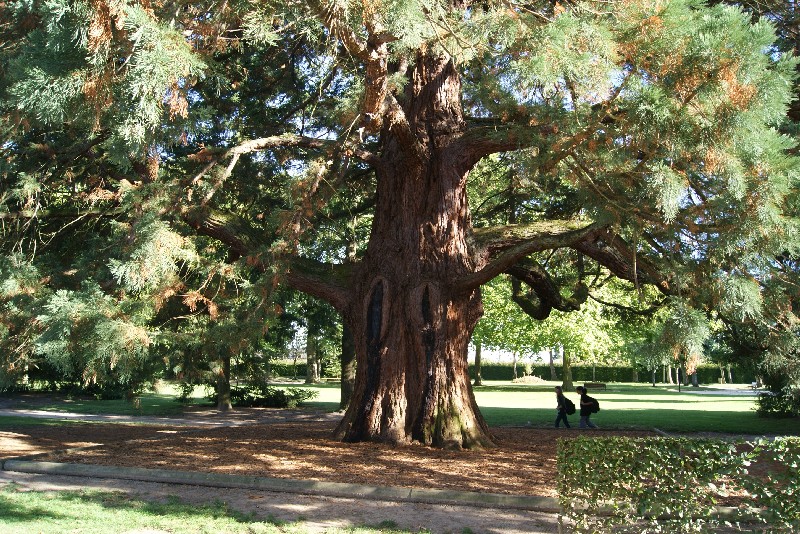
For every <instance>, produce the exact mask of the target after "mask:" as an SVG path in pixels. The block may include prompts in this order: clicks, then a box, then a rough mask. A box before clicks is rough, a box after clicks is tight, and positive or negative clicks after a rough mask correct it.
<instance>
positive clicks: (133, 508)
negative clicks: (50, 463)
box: [0, 484, 409, 534]
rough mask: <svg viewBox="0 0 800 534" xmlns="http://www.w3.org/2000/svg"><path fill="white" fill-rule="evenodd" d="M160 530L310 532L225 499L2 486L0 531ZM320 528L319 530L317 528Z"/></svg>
mask: <svg viewBox="0 0 800 534" xmlns="http://www.w3.org/2000/svg"><path fill="white" fill-rule="evenodd" d="M144 531H151V532H152V531H159V532H170V533H178V534H180V533H187V534H188V533H191V534H196V533H219V532H225V533H226V534H228V533H230V534H236V533H247V534H278V533H297V534H300V533H305V532H308V529H306V528H305V527H304V525H303V522H302V521H294V522H282V521H276V520H274V519H272V518H267V519H263V518H257V517H255V516H253V515H248V514H243V513H241V512H238V511H236V510H233V509H231V508H229V507H228V506H226V505H225V504H223V503H219V502H217V503H210V504H204V505H198V504H188V503H184V502H182V501H180V500H179V499H178V498H176V497H173V498H171V499H169V500H168V501H167V502H160V503H159V502H148V501H144V500H140V499H138V498H133V497H131V496H129V495H127V494H125V493H122V492H107V491H78V492H75V491H60V492H43V491H23V490H22V489H21V488H20V487H19V486H16V485H13V484H12V485H9V486H6V487H4V488H0V532H3V534H29V533H30V534H34V533H36V534H39V533H42V534H48V533H53V534H56V533H58V534H60V533H63V532H80V533H81V534H93V533H98V534H101V533H102V534H106V533H109V532H144ZM314 531H317V530H314ZM326 532H329V533H339V532H341V533H345V532H347V533H354V534H355V533H360V534H372V533H378V532H382V533H390V532H394V533H398V534H399V533H402V532H409V531H405V530H399V529H397V528H394V527H388V528H381V527H378V528H369V527H352V528H345V529H341V528H331V529H328V530H326Z"/></svg>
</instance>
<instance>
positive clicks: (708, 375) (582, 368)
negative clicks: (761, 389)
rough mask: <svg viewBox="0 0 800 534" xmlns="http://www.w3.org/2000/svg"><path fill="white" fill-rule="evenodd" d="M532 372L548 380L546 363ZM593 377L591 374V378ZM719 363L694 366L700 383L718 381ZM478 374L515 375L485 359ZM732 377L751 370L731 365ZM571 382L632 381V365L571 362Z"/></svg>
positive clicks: (745, 376)
mask: <svg viewBox="0 0 800 534" xmlns="http://www.w3.org/2000/svg"><path fill="white" fill-rule="evenodd" d="M530 369H531V374H533V375H536V376H538V377H540V378H543V379H545V380H550V366H549V365H548V364H537V365H532V366H530ZM525 370H526V366H525V365H524V364H517V374H518V375H519V376H522V375H523V374H524V372H525ZM469 372H470V376H471V377H472V378H473V379H474V378H475V366H474V365H470V369H469ZM556 373H557V374H558V377H559V379H561V377H562V369H561V366H560V365H557V366H556ZM593 377H594V378H593ZM719 377H720V372H719V367H716V366H713V365H703V366H700V367H699V368H698V369H697V378H698V381H699V382H700V383H701V384H716V383H717V382H718V381H719ZM481 378H483V379H484V380H509V381H510V380H512V379H513V378H514V366H513V364H510V363H484V364H482V365H481ZM650 378H651V376H650V372H649V371H639V382H640V383H642V384H647V383H649V382H650ZM661 378H662V373H661V371H660V370H659V371H658V372H657V373H656V381H658V382H660V381H661ZM733 379H734V381H735V382H737V383H739V384H749V383H750V382H754V381H755V378H754V377H753V374H752V372H749V373H746V372H744V371H742V370H740V369H738V368H736V367H734V368H733ZM572 380H573V382H593V381H597V382H633V368H632V367H622V366H596V367H592V366H591V365H573V366H572Z"/></svg>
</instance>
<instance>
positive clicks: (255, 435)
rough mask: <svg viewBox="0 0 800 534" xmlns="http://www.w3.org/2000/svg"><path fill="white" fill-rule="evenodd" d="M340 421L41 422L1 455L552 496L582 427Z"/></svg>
mask: <svg viewBox="0 0 800 534" xmlns="http://www.w3.org/2000/svg"><path fill="white" fill-rule="evenodd" d="M338 417H339V416H338V415H337V414H323V413H319V414H315V413H310V412H301V411H296V412H291V411H290V412H285V411H280V410H270V409H249V410H237V411H234V412H232V413H230V414H224V415H223V414H218V413H210V414H209V413H206V415H205V417H204V415H203V414H197V413H195V414H190V415H188V416H187V417H186V418H184V419H182V420H181V424H180V425H177V424H174V422H168V423H169V424H126V423H114V424H108V423H105V422H90V423H86V422H72V423H69V424H61V425H53V424H46V423H44V422H43V424H42V425H20V426H16V427H15V426H3V427H0V458H10V457H18V456H28V455H35V454H44V453H47V454H44V456H41V457H39V458H37V459H39V460H46V461H55V462H64V463H86V464H94V465H115V466H125V467H145V468H159V469H175V470H186V471H201V472H214V473H230V474H239V475H254V476H268V477H276V478H294V479H306V480H321V481H330V482H348V483H357V484H366V485H374V486H400V487H418V488H419V487H423V488H440V489H452V490H459V491H478V492H488V493H503V494H521V495H535V496H548V497H553V496H555V495H556V488H555V480H556V477H555V473H556V447H557V442H558V440H559V439H570V438H572V437H575V436H578V435H581V434H582V433H583V432H585V431H581V430H577V429H571V430H566V429H558V430H557V429H544V428H492V432H493V434H494V436H495V438H496V442H497V444H498V447H496V448H494V449H488V450H482V451H453V450H439V449H432V448H429V447H424V446H421V445H406V446H392V445H387V444H381V443H341V442H339V441H336V440H334V439H332V438H331V434H332V432H333V429H334V427H335V425H336V422H337V421H338ZM139 421H142V422H145V421H147V422H148V423H152V422H153V420H152V419H145V418H140V419H139ZM575 422H576V423H577V421H575ZM589 432H599V433H602V434H603V435H610V434H612V432H610V431H603V430H600V431H589ZM613 434H614V435H621V434H627V435H647V433H643V432H628V433H626V432H616V431H615V432H613Z"/></svg>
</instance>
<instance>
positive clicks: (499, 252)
mask: <svg viewBox="0 0 800 534" xmlns="http://www.w3.org/2000/svg"><path fill="white" fill-rule="evenodd" d="M603 229H604V225H603V224H599V223H591V224H587V223H585V222H579V221H547V222H537V223H531V224H527V225H509V226H503V227H495V228H476V229H475V231H474V246H475V256H476V259H477V263H478V264H479V265H484V267H483V268H482V269H480V270H479V271H477V272H474V273H472V274H469V275H466V276H463V277H461V278H459V279H457V280H454V281H453V283H452V284H451V289H453V290H454V291H456V292H468V291H472V290H473V289H475V288H477V287H479V286H481V285H483V284H485V283H486V282H488V281H489V280H491V279H492V278H494V277H495V276H497V275H499V274H500V273H503V272H506V271H507V270H508V269H509V268H511V267H512V266H513V265H514V264H515V263H517V262H518V261H519V260H521V259H522V258H524V257H525V256H527V255H529V254H532V253H534V252H541V251H543V250H550V249H556V248H564V247H574V246H575V245H576V244H578V243H580V242H582V241H586V240H590V239H591V238H592V237H593V236H594V235H596V234H598V233H600V232H602V231H603Z"/></svg>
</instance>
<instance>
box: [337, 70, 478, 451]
mask: <svg viewBox="0 0 800 534" xmlns="http://www.w3.org/2000/svg"><path fill="white" fill-rule="evenodd" d="M412 80H413V82H412V84H410V86H409V88H408V90H407V94H406V99H405V102H406V104H405V107H404V112H405V117H406V119H407V121H408V125H407V127H408V129H410V131H411V132H413V135H412V136H410V137H405V138H404V137H403V136H398V135H395V134H394V132H393V129H392V126H391V125H384V137H383V139H384V150H383V152H382V159H383V161H382V164H381V165H380V166H378V168H377V174H378V191H377V206H376V212H375V219H374V222H373V228H372V235H371V238H370V241H369V245H368V248H367V252H366V255H365V257H364V259H363V260H362V262H361V264H360V266H359V268H358V271H357V274H356V278H355V280H354V282H355V284H354V285H355V287H354V292H353V299H352V301H351V303H350V305H349V306H348V307H347V309H346V311H345V313H344V316H345V320H346V321H347V322H348V324H350V326H351V328H352V331H353V334H354V336H353V337H354V341H355V346H356V354H357V358H358V363H357V374H356V383H355V391H354V393H353V398H352V401H351V403H350V407H349V409H348V411H347V412H346V414H345V416H344V419H343V420H342V422H341V424H340V425H339V427H338V429H337V435H338V436H340V437H341V438H342V439H344V440H348V441H362V440H381V441H392V442H400V443H402V442H409V441H411V440H414V441H420V442H422V443H425V444H430V445H436V446H455V447H474V446H489V445H491V443H492V441H491V438H490V436H489V431H488V428H487V426H486V424H485V422H484V421H483V418H482V416H481V415H480V412H479V410H478V408H477V405H476V403H475V399H474V396H473V394H472V389H471V385H470V381H469V376H468V369H467V345H468V343H469V339H470V336H471V333H472V330H473V329H474V327H475V324H476V322H477V320H478V319H479V318H480V314H481V305H480V295H479V292H478V290H477V288H473V289H471V290H469V291H454V290H453V289H452V288H451V287H450V281H452V280H457V279H459V278H461V277H462V276H464V275H465V274H468V273H472V272H474V271H475V270H476V269H477V268H478V267H479V266H478V265H476V263H475V254H474V251H473V250H472V249H471V246H470V242H471V235H470V233H471V225H470V220H469V210H468V207H467V196H466V174H467V170H468V169H467V166H466V165H465V163H464V161H463V158H461V157H460V156H462V154H459V153H456V152H454V151H452V150H451V148H452V141H453V140H454V139H456V138H457V137H458V135H459V134H460V133H461V132H462V131H463V129H464V126H463V120H462V117H461V105H460V93H461V87H460V82H459V77H458V73H457V72H456V70H455V69H454V67H453V64H452V62H450V61H448V60H446V59H442V58H434V57H430V56H427V57H426V56H423V57H421V58H420V59H419V61H418V62H417V65H416V67H415V69H414V71H413V75H412ZM404 128H405V126H404ZM406 133H408V132H407V131H406ZM409 140H411V142H409Z"/></svg>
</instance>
